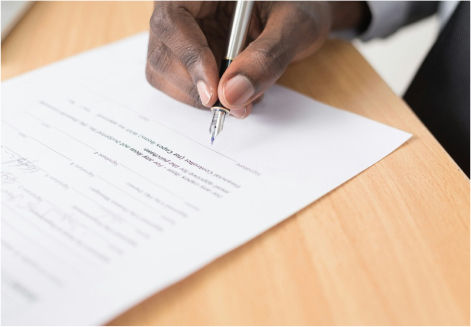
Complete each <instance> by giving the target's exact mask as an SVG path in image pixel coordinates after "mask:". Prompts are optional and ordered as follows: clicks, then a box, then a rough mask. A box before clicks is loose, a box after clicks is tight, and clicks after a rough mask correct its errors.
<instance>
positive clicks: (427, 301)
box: [2, 2, 470, 325]
mask: <svg viewBox="0 0 471 327" xmlns="http://www.w3.org/2000/svg"><path fill="white" fill-rule="evenodd" d="M152 7H153V6H152V3H150V2H146V3H143V2H133V3H129V2H120V3H114V2H40V3H36V4H35V5H34V6H33V8H32V9H31V11H30V12H29V13H28V14H27V15H26V16H25V18H24V19H23V20H22V21H21V23H20V24H19V25H18V26H17V28H16V29H15V30H14V31H13V32H12V34H11V35H10V36H8V38H7V39H6V40H5V42H4V43H2V80H4V79H7V78H10V77H13V76H15V75H18V74H21V73H24V72H27V71H29V70H31V69H34V68H37V67H40V66H43V65H46V64H49V63H52V62H54V61H57V60H59V59H62V58H65V57H68V56H70V55H73V54H76V53H78V52H81V51H84V50H88V49H91V48H94V47H96V46H100V45H102V44H105V43H109V42H112V41H115V40H118V39H120V38H123V37H125V36H129V35H131V34H134V33H137V32H140V31H144V30H147V29H148V22H149V17H150V14H151V12H152ZM392 59H393V58H392ZM279 83H280V84H282V85H285V86H288V87H290V88H292V89H294V90H297V91H299V92H301V93H304V94H306V95H308V96H310V97H312V98H315V99H317V100H320V101H323V102H325V103H328V104H330V105H333V106H336V107H339V108H344V109H346V110H349V111H352V112H355V113H358V114H360V115H363V116H365V117H369V118H371V119H374V120H376V121H379V122H383V123H385V124H387V125H390V126H394V127H397V128H399V129H402V130H404V131H407V132H410V133H412V134H414V136H413V138H412V139H411V140H410V141H408V142H407V143H406V144H405V145H403V146H402V147H401V148H399V149H398V150H396V151H395V152H394V153H392V154H391V155H389V156H388V157H386V158H385V159H383V160H381V161H380V162H379V163H377V164H376V165H374V166H373V167H371V168H369V169H367V170H366V171H365V172H363V173H361V174H360V175H358V176H357V177H355V178H353V179H352V180H350V181H348V182H347V183H345V184H344V185H342V186H341V187H339V188H337V189H336V190H334V191H333V192H331V193H329V194H328V195H326V196H324V197H323V198H322V199H320V200H318V201H316V202H315V203H313V204H311V205H310V206H309V207H307V208H306V209H304V210H302V211H300V212H299V213H297V214H296V215H294V216H292V217H290V218H288V219H287V220H285V221H284V222H283V223H281V224H279V225H277V226H276V227H274V228H272V229H271V230H269V231H268V232H266V233H264V234H262V235H260V236H259V237H257V238H256V239H254V240H252V241H250V242H249V243H247V244H245V245H244V246H242V247H240V248H238V249H236V250H234V251H232V252H230V253H229V254H227V255H225V256H223V257H222V258H220V259H218V260H216V261H215V262H213V263H211V264H209V265H208V266H206V267H205V268H203V269H201V270H200V271H198V272H197V273H195V274H193V275H192V276H190V277H188V278H186V279H185V280H183V281H181V282H179V283H178V284H176V285H173V286H171V287H169V288H168V289H166V290H164V291H162V292H160V293H158V294H155V295H154V296H152V297H151V298H149V299H147V300H145V301H144V302H142V303H140V304H139V305H137V306H136V307H134V308H132V309H130V310H129V311H128V312H126V313H124V314H123V315H121V316H120V317H117V318H116V319H115V320H113V321H111V322H110V324H116V325H122V324H129V325H151V324H164V325H176V324H183V325H201V324H202V325H207V324H208V325H212V324H217V325H226V324H228V325H233V324H236V325H244V324H249V325H258V324H270V325H282V324H295V325H298V324H299V325H305V324H309V325H317V324H321V325H331V324H341V325H344V324H345V325H350V324H353V325H360V324H374V325H376V324H378V325H383V324H387V325H390V324H406V325H415V324H425V325H437V324H438V325H442V324H444V325H469V324H470V318H469V310H470V284H469V277H470V261H469V259H470V253H469V241H470V240H469V217H470V206H469V205H470V204H469V195H470V194H469V190H470V188H469V187H470V185H469V180H468V179H467V178H466V176H465V175H464V174H463V173H462V172H461V170H460V169H459V168H458V166H457V165H456V164H455V163H454V162H453V160H452V159H451V158H450V157H449V156H448V154H447V153H446V152H445V151H444V150H443V148H442V147H441V146H440V145H439V144H438V143H437V141H436V140H435V139H434V138H433V136H432V135H431V134H430V133H429V131H428V130H427V129H426V128H425V127H424V125H423V124H422V123H421V122H420V121H419V119H418V118H417V117H416V116H415V115H414V114H413V112H412V111H411V110H410V109H409V108H408V107H407V105H406V104H405V103H404V102H403V101H402V100H401V99H400V98H398V97H397V96H396V95H395V94H394V93H393V92H392V91H391V90H390V89H389V88H388V86H387V85H386V84H385V83H384V82H383V81H382V80H381V78H380V77H379V76H378V74H376V72H375V71H374V70H373V69H372V68H371V67H370V65H369V64H368V63H367V62H366V61H365V60H364V59H363V57H362V56H361V55H360V54H359V53H358V52H357V51H356V50H355V48H354V47H353V46H352V45H350V44H348V43H345V42H340V41H331V42H328V43H327V44H326V46H325V47H324V48H323V49H322V50H321V51H320V52H319V53H318V54H316V55H315V56H314V57H312V58H309V59H307V60H305V61H303V62H301V63H298V64H296V65H293V66H291V67H290V68H289V69H288V70H287V71H286V73H285V74H284V75H283V76H282V77H281V79H280V81H279Z"/></svg>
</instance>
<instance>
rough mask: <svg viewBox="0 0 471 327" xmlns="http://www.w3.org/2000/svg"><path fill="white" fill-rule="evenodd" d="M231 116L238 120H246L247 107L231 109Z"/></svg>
mask: <svg viewBox="0 0 471 327" xmlns="http://www.w3.org/2000/svg"><path fill="white" fill-rule="evenodd" d="M231 115H232V116H234V117H235V118H238V119H244V118H245V116H246V115H247V107H242V108H237V109H231Z"/></svg>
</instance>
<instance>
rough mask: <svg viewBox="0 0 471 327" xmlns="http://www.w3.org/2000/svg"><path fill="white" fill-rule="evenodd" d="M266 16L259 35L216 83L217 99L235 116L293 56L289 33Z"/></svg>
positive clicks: (256, 96)
mask: <svg viewBox="0 0 471 327" xmlns="http://www.w3.org/2000/svg"><path fill="white" fill-rule="evenodd" d="M270 16H271V17H270V18H269V19H268V22H267V25H266V26H265V29H264V30H263V32H262V34H260V36H259V37H258V38H257V39H256V40H255V41H253V42H252V43H251V44H250V45H249V46H248V47H247V48H246V49H245V50H244V51H242V52H241V53H240V54H239V55H238V56H237V58H235V60H234V61H233V62H232V63H231V65H230V66H229V67H228V69H227V70H226V72H225V73H224V75H223V76H222V77H221V80H220V82H219V85H218V96H219V99H220V100H221V102H222V104H223V105H224V106H226V107H227V108H229V109H231V112H233V113H234V115H235V116H240V115H238V112H237V110H240V111H242V112H243V111H244V110H245V109H244V108H245V107H246V106H247V105H248V104H249V103H251V102H252V101H253V100H255V99H256V98H258V97H259V96H260V95H262V94H263V93H264V92H265V91H266V90H267V89H268V88H269V87H270V86H271V85H272V84H273V83H275V82H276V80H277V79H278V78H279V77H280V76H281V74H282V73H283V72H284V70H285V69H286V67H287V66H288V65H289V63H290V62H291V61H292V59H293V58H294V56H295V55H296V48H297V47H296V46H295V45H294V44H293V43H294V42H297V41H296V40H294V39H293V38H292V37H291V35H290V34H292V33H291V32H290V31H289V30H287V26H286V25H285V24H280V23H279V21H280V20H279V19H274V18H275V17H273V16H272V15H270ZM281 21H283V20H281ZM283 25H284V26H283ZM288 28H289V27H288ZM282 29H283V30H282Z"/></svg>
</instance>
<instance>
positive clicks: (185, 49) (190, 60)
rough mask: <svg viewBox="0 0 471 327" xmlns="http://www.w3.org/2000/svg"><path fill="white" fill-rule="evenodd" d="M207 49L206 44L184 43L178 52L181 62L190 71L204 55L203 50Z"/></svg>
mask: <svg viewBox="0 0 471 327" xmlns="http://www.w3.org/2000/svg"><path fill="white" fill-rule="evenodd" d="M206 49H208V46H204V45H185V46H182V47H181V48H180V49H179V50H178V54H179V57H180V60H181V62H182V63H183V65H185V67H186V68H187V69H188V70H189V71H191V70H192V69H194V68H195V67H196V66H197V64H198V63H199V62H200V59H201V58H202V56H203V55H204V51H205V50H206Z"/></svg>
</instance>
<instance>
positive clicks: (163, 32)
mask: <svg viewBox="0 0 471 327" xmlns="http://www.w3.org/2000/svg"><path fill="white" fill-rule="evenodd" d="M174 6H175V5H174V3H173V2H164V3H163V4H162V5H159V6H157V7H156V8H155V9H154V12H153V13H152V16H151V18H150V29H151V31H152V33H154V34H155V36H156V37H157V38H159V39H160V40H166V39H168V38H169V37H170V35H171V32H172V31H173V26H174V25H175V24H174V21H173V19H172V16H173V15H172V10H173V7H174Z"/></svg>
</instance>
